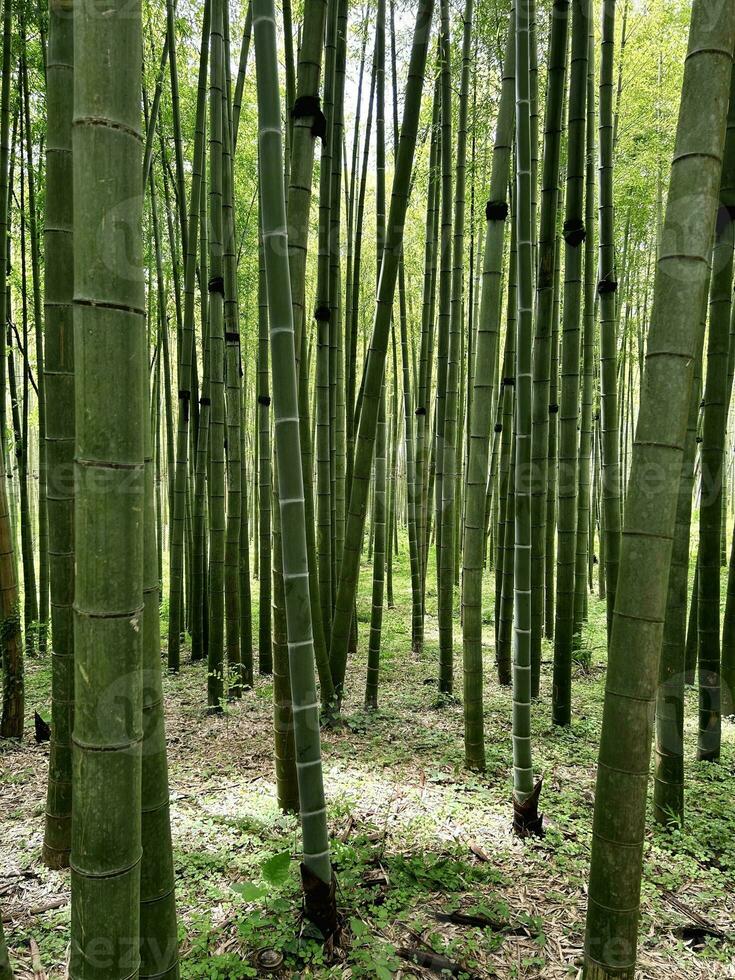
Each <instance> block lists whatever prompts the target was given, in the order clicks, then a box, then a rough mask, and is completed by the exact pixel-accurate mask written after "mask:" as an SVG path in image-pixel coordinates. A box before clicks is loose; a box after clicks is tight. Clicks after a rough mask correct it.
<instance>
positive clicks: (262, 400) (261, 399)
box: [258, 395, 271, 408]
mask: <svg viewBox="0 0 735 980" xmlns="http://www.w3.org/2000/svg"><path fill="white" fill-rule="evenodd" d="M270 403H271V399H270V395H258V404H259V405H262V406H263V408H268V407H269V406H270Z"/></svg>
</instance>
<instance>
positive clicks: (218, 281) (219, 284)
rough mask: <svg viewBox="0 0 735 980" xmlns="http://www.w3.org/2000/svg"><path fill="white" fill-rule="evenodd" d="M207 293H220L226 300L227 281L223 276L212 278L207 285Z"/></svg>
mask: <svg viewBox="0 0 735 980" xmlns="http://www.w3.org/2000/svg"><path fill="white" fill-rule="evenodd" d="M207 291H208V292H210V293H219V294H220V296H222V298H223V299H224V295H225V280H224V278H223V277H222V276H212V277H211V278H210V280H209V282H208V283H207Z"/></svg>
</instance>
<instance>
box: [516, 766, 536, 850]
mask: <svg viewBox="0 0 735 980" xmlns="http://www.w3.org/2000/svg"><path fill="white" fill-rule="evenodd" d="M542 784H543V780H541V779H539V781H538V782H537V783H536V785H535V786H534V787H533V792H532V793H531V795H530V796H529V797H528V799H527V800H524V801H523V803H519V802H518V800H516V799H515V798H514V799H513V831H514V833H515V834H516V835H517V836H518V837H543V836H544V817H543V814H542V813H539V812H538V801H539V796H541V786H542Z"/></svg>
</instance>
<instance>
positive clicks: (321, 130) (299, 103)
mask: <svg viewBox="0 0 735 980" xmlns="http://www.w3.org/2000/svg"><path fill="white" fill-rule="evenodd" d="M291 118H292V119H310V118H313V120H314V122H313V123H312V124H311V135H312V136H313V137H314V139H320V140H323V139H324V137H325V136H326V135H327V117H326V116H325V115H324V113H323V112H322V102H321V99H320V98H319V96H318V95H300V96H299V97H298V99H296V101H295V102H294V106H293V109H292V110H291Z"/></svg>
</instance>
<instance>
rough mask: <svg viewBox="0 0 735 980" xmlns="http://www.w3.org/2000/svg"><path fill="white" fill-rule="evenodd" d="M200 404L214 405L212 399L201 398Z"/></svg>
mask: <svg viewBox="0 0 735 980" xmlns="http://www.w3.org/2000/svg"><path fill="white" fill-rule="evenodd" d="M199 404H200V405H211V404H212V399H211V398H200V399H199Z"/></svg>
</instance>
